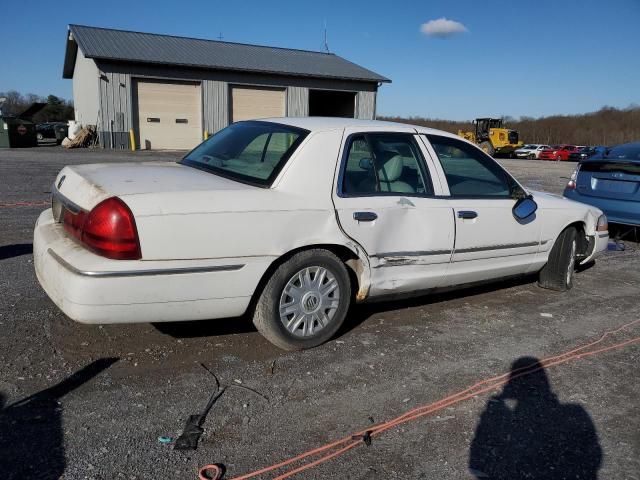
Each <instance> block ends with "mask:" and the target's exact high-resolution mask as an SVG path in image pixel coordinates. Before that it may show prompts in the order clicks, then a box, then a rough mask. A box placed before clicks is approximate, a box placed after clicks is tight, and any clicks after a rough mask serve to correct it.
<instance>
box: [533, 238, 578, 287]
mask: <svg viewBox="0 0 640 480" xmlns="http://www.w3.org/2000/svg"><path fill="white" fill-rule="evenodd" d="M577 247H578V232H577V230H576V229H575V227H568V228H566V229H565V230H563V232H562V233H561V234H560V236H559V237H558V239H557V240H556V243H555V244H554V245H553V248H552V249H551V252H550V253H549V259H548V260H547V264H546V265H545V266H544V267H542V270H540V279H539V280H538V284H539V285H540V286H541V287H543V288H548V289H550V290H556V291H558V292H564V291H566V290H569V289H571V287H573V276H574V272H575V267H576V255H577Z"/></svg>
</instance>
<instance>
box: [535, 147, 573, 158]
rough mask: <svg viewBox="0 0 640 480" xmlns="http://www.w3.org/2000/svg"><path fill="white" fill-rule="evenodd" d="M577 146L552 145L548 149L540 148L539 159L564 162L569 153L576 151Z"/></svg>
mask: <svg viewBox="0 0 640 480" xmlns="http://www.w3.org/2000/svg"><path fill="white" fill-rule="evenodd" d="M577 151H578V148H577V147H576V146H575V145H554V146H553V147H551V148H549V149H545V150H542V151H541V152H540V155H538V159H539V160H557V161H560V160H562V161H564V162H566V161H567V160H569V155H571V154H572V153H574V152H577Z"/></svg>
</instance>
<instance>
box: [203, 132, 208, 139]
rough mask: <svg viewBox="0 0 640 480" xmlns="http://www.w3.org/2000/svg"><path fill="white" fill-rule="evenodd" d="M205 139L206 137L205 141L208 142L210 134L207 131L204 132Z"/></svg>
mask: <svg viewBox="0 0 640 480" xmlns="http://www.w3.org/2000/svg"><path fill="white" fill-rule="evenodd" d="M203 137H204V139H205V140H207V139H208V138H209V132H208V131H207V130H205V131H204V135H203Z"/></svg>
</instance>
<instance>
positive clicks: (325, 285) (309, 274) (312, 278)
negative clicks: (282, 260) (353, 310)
mask: <svg viewBox="0 0 640 480" xmlns="http://www.w3.org/2000/svg"><path fill="white" fill-rule="evenodd" d="M339 305H340V287H339V286H338V281H337V280H336V277H335V276H334V275H333V274H332V273H331V272H330V271H329V270H327V269H326V268H324V267H307V268H303V269H302V270H300V271H299V272H298V273H296V274H295V275H293V276H292V277H291V279H289V281H288V282H287V284H286V285H285V287H284V290H283V291H282V295H281V296H280V305H279V311H280V321H281V322H282V324H283V325H284V327H285V328H286V329H287V330H288V331H289V332H290V333H292V334H293V335H295V336H296V337H310V336H313V335H315V334H317V333H318V332H319V331H320V330H322V329H323V328H325V327H326V326H327V325H329V323H331V321H332V320H333V317H334V316H335V314H336V311H337V310H338V306H339Z"/></svg>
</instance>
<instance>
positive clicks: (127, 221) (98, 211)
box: [63, 197, 142, 260]
mask: <svg viewBox="0 0 640 480" xmlns="http://www.w3.org/2000/svg"><path fill="white" fill-rule="evenodd" d="M63 222H64V227H65V229H66V230H67V232H69V233H70V234H71V235H73V236H74V237H75V238H77V239H78V240H80V241H81V242H82V243H84V244H85V245H86V246H87V247H88V248H89V249H91V250H93V251H94V252H95V253H97V254H98V255H102V256H103V257H107V258H112V259H115V260H139V259H140V258H142V254H141V252H140V241H139V239H138V230H137V228H136V222H135V219H134V218H133V213H131V210H129V207H127V205H126V204H125V203H124V202H123V201H122V200H120V199H119V198H117V197H111V198H108V199H106V200H104V201H102V202H100V203H99V204H98V205H96V206H95V207H94V208H93V210H91V211H90V212H89V213H85V212H80V213H78V214H75V215H74V214H72V213H71V212H69V211H67V210H65V214H64V220H63Z"/></svg>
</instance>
